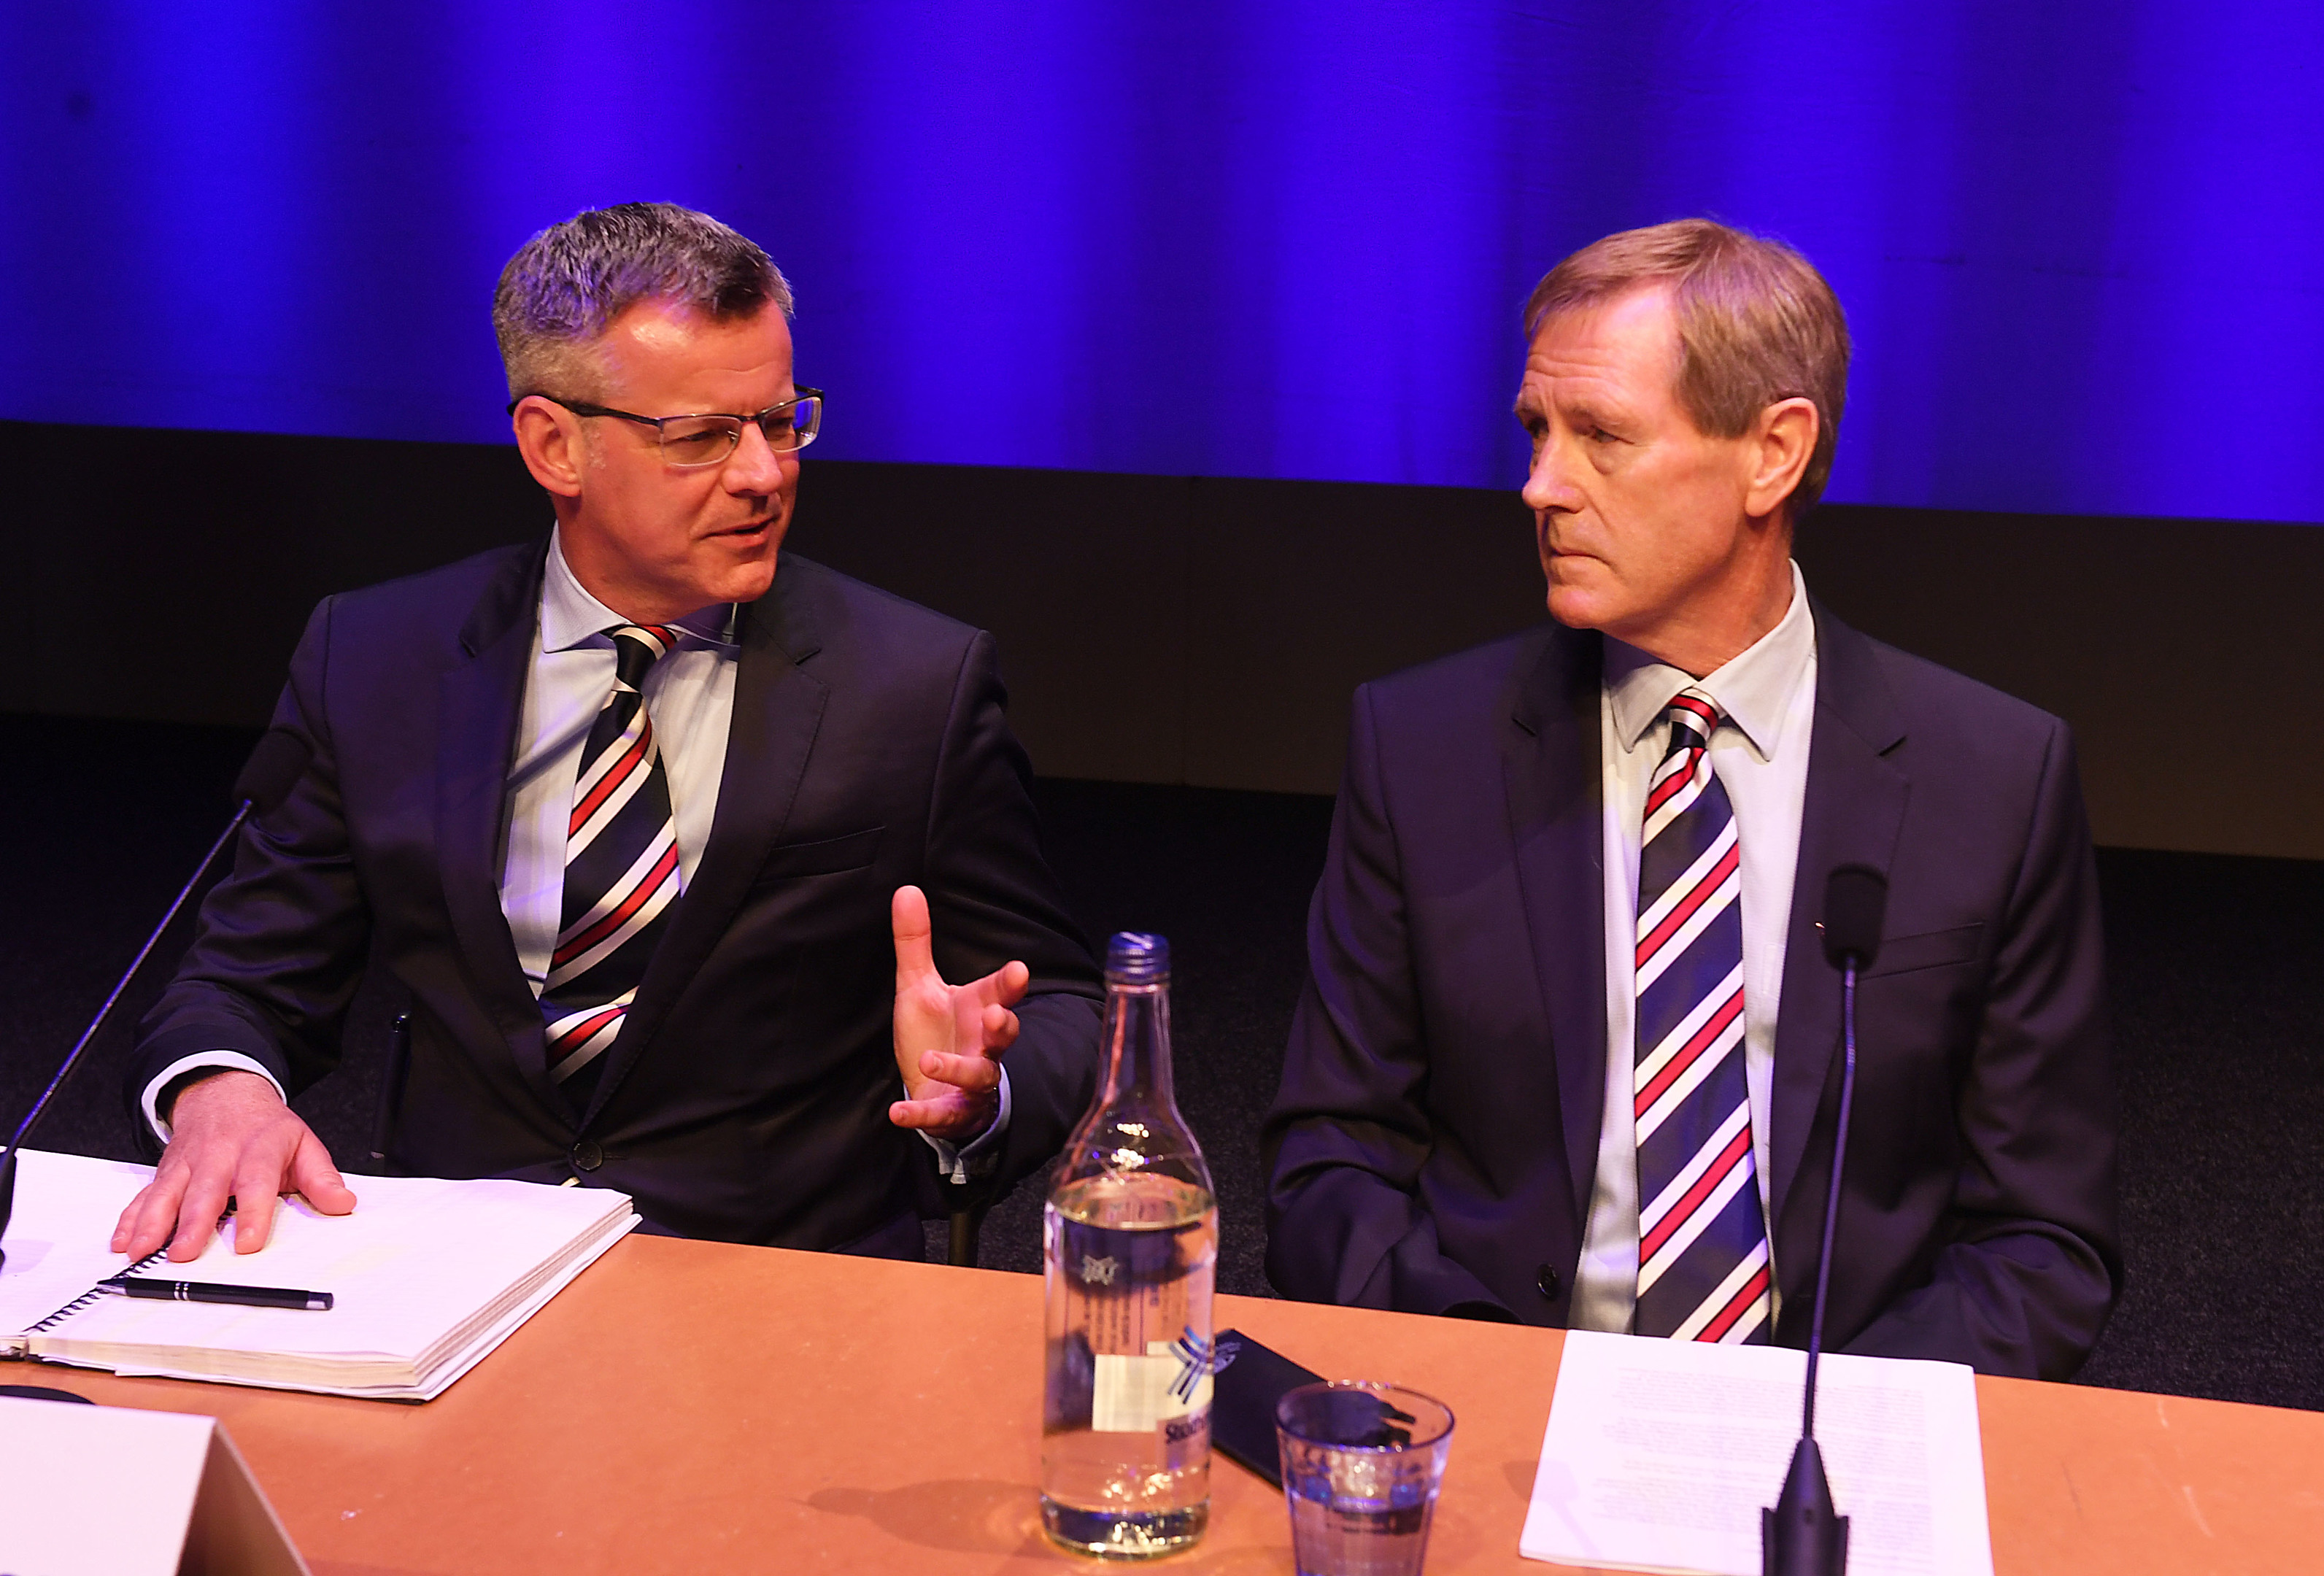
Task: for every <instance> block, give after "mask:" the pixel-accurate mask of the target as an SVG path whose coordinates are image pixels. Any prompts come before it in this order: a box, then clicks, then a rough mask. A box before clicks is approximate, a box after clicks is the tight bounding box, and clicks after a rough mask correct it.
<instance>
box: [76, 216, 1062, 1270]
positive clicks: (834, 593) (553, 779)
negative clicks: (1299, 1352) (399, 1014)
mask: <svg viewBox="0 0 2324 1576" xmlns="http://www.w3.org/2000/svg"><path fill="white" fill-rule="evenodd" d="M790 306H791V300H790V291H789V288H788V285H787V284H786V283H785V281H783V278H782V276H781V274H780V273H779V272H777V271H776V269H775V267H774V265H773V264H772V263H770V261H769V260H768V258H767V256H766V253H763V252H761V250H760V249H759V248H758V247H757V246H756V245H754V244H752V243H751V242H750V241H748V240H746V239H744V238H743V237H742V236H741V235H737V234H736V233H735V232H734V231H733V230H731V229H729V228H727V227H726V226H724V225H721V224H719V223H718V222H717V221H715V220H714V219H711V218H709V217H707V216H705V215H702V214H697V213H693V212H690V211H688V210H687V209H684V208H679V207H672V206H670V205H667V204H659V203H655V204H648V203H632V204H627V205H624V206H622V207H614V208H607V209H603V210H598V211H593V212H589V213H584V214H581V215H578V216H576V217H574V218H572V219H570V220H568V221H567V222H566V223H564V224H561V225H558V226H552V227H551V228H549V229H548V230H546V231H544V232H542V233H541V234H540V235H536V236H534V237H533V238H532V240H530V242H528V243H527V244H525V245H524V247H523V248H521V250H520V251H519V252H518V253H517V254H516V256H515V257H514V258H512V260H511V262H510V263H509V265H508V268H507V270H506V272H504V273H503V276H502V280H501V285H500V289H499V291H498V293H497V296H496V299H495V300H494V304H493V323H494V327H495V328H496V329H497V331H498V333H499V336H500V341H501V351H502V356H503V361H504V362H505V363H506V365H507V368H508V375H509V392H510V395H511V396H512V400H513V401H514V402H513V403H512V405H511V407H510V410H511V412H512V416H513V419H514V425H515V430H516V438H517V443H518V447H520V449H521V452H522V454H523V456H524V460H525V464H526V465H527V466H528V467H529V468H530V471H531V472H532V475H533V476H534V478H535V479H536V480H538V481H539V483H540V484H541V486H542V487H543V488H544V489H546V490H547V492H548V493H549V501H550V504H551V507H552V509H553V510H554V512H555V515H556V528H555V530H553V531H552V532H551V533H550V534H549V536H548V538H546V539H543V540H540V541H537V542H535V543H532V544H530V545H528V546H525V547H521V548H503V549H501V550H498V551H495V552H491V553H486V554H484V555H482V556H480V557H478V558H471V559H468V560H466V562H464V563H459V564H455V565H451V566H449V567H446V568H442V569H438V570H435V571H433V572H431V573H429V574H426V575H421V576H415V577H413V578H411V579H409V580H402V581H397V582H394V583H392V584H390V585H380V586H374V587H372V588H370V589H368V590H365V591H359V592H353V593H349V594H345V595H340V596H335V597H332V598H329V599H327V601H325V602H324V603H323V604H322V605H321V606H320V607H318V609H317V610H316V612H315V614H314V617H313V619H312V620H311V622H309V625H308V629H307V633H306V636H305V638H304V639H303V640H302V641H300V647H299V650H298V653H297V655H296V656H295V657H294V658H293V659H292V661H291V678H290V683H289V685H288V686H287V687H285V689H284V691H283V696H282V699H281V703H280V704H279V705H278V706H277V708H276V712H275V717H274V725H275V726H276V727H277V728H279V729H282V730H285V731H287V732H289V733H292V734H294V735H295V736H296V737H298V738H299V739H300V741H301V742H303V743H305V744H306V745H307V746H308V747H309V749H310V750H311V751H312V752H313V754H312V760H311V764H310V765H309V768H308V770H307V771H306V774H305V776H304V777H303V778H302V779H301V780H300V783H299V784H298V786H297V788H295V789H294V790H293V791H292V792H291V796H290V797H289V798H288V799H287V800H285V801H284V802H283V804H282V805H281V806H280V807H279V808H277V809H275V810H273V811H272V812H271V813H270V814H268V815H266V816H262V817H259V818H257V819H256V820H254V822H253V823H252V824H251V825H250V827H249V828H248V829H247V830H246V831H245V832H244V834H243V841H242V844H241V847H240V849H239V850H238V852H237V854H236V858H235V870H234V873H233V874H232V876H231V877H229V878H228V879H227V880H225V881H223V882H221V883H220V885H219V886H218V888H217V889H216V890H215V891H214V892H213V893H212V894H211V896H210V898H209V900H208V903H207V904H205V906H204V908H203V911H202V920H201V926H200V929H199V932H198V935H197V937H196V939H195V941H194V943H193V945H192V947H191V948H190V949H189V952H188V954H187V955H186V960H185V962H184V963H183V965H182V966H181V967H180V971H179V973H178V976H177V979H176V980H175V981H174V982H172V983H171V987H170V989H169V991H167V992H166V993H165V994H164V995H163V997H162V999H161V1002H160V1003H159V1004H158V1005H157V1006H156V1007H155V1009H153V1011H152V1014H151V1015H150V1016H149V1017H148V1018H146V1020H145V1022H144V1025H143V1029H142V1033H141V1039H140V1044H139V1047H138V1053H137V1055H136V1056H135V1058H134V1062H133V1064H132V1068H131V1074H130V1089H129V1092H130V1096H131V1098H132V1100H133V1101H135V1102H136V1103H137V1104H138V1105H140V1106H141V1107H142V1108H143V1111H144V1113H145V1116H146V1118H147V1120H149V1121H151V1122H152V1125H153V1127H154V1129H155V1130H156V1132H157V1133H159V1134H160V1135H161V1137H162V1138H165V1139H166V1140H167V1142H168V1147H167V1149H166V1150H165V1151H164V1153H163V1155H162V1158H161V1165H160V1167H159V1170H158V1173H157V1175H156V1176H155V1179H154V1182H153V1184H152V1186H150V1187H149V1188H147V1189H146V1190H145V1192H144V1193H143V1194H142V1195H141V1196H140V1197H139V1198H138V1199H137V1200H136V1202H134V1203H133V1204H132V1205H131V1206H130V1208H129V1210H128V1211H127V1212H125V1213H124V1215H123V1217H122V1221H121V1224H120V1226H119V1228H118V1230H116V1232H115V1238H114V1246H115V1248H116V1249H119V1250H120V1251H123V1252H126V1253H130V1254H134V1255H141V1256H142V1255H143V1254H145V1253H148V1252H150V1251H152V1249H155V1248H157V1247H159V1246H160V1245H161V1244H162V1243H163V1242H165V1241H167V1242H169V1243H170V1244H171V1249H170V1252H171V1257H172V1258H191V1257H193V1256H194V1255H195V1254H196V1253H197V1252H198V1251H199V1250H200V1249H201V1247H202V1245H203V1244H204V1243H205V1242H206V1241H207V1240H208V1235H209V1233H210V1231H211V1230H212V1229H213V1223H214V1222H215V1221H217V1219H218V1216H219V1212H220V1211H221V1209H222V1208H223V1206H224V1204H225V1202H226V1198H227V1196H228V1195H229V1194H233V1195H235V1197H236V1198H237V1199H238V1200H239V1203H240V1210H241V1218H242V1225H241V1227H240V1228H239V1230H238V1234H237V1238H236V1246H237V1247H238V1248H240V1249H244V1250H245V1251H247V1250H253V1249H256V1248H258V1247H259V1246H261V1245H263V1242H264V1241H265V1239H266V1235H267V1230H268V1227H269V1223H270V1220H271V1215H272V1204H273V1200H274V1197H275V1195H276V1194H278V1193H287V1192H292V1191H296V1192H299V1193H301V1194H304V1195H305V1196H306V1197H307V1199H308V1200H309V1203H312V1204H314V1205H315V1206H316V1207H317V1208H318V1209H321V1210H324V1211H326V1212H335V1213H336V1212H345V1211H346V1210H348V1209H351V1208H353V1207H355V1196H354V1194H351V1193H350V1192H349V1191H348V1189H347V1187H346V1184H345V1183H344V1182H343V1181H342V1180H341V1178H340V1176H339V1175H338V1173H337V1171H336V1170H334V1169H333V1167H332V1166H331V1162H330V1158H329V1156H328V1155H327V1152H326V1151H325V1149H324V1147H323V1146H322V1145H321V1144H320V1143H319V1142H318V1140H317V1139H316V1138H315V1136H314V1135H313V1133H311V1132H310V1131H309V1129H307V1127H306V1125H305V1123H303V1122H302V1121H300V1120H299V1118H298V1117H297V1116H295V1115H294V1114H292V1113H291V1111H290V1110H289V1108H288V1107H287V1106H286V1105H285V1103H284V1099H285V1096H286V1095H288V1094H291V1093H295V1092H297V1091H298V1090H299V1089H300V1088H301V1087H303V1086H304V1085H306V1084H308V1083H311V1082H313V1081H314V1080H315V1079H316V1078H318V1077H319V1076H321V1075H322V1074H325V1073H327V1072H328V1071H329V1070H330V1068H331V1067H332V1066H333V1065H334V1064H336V1062H337V1053H338V1039H339V1030H340V1027H341V1024H342V1021H343V1019H344V1018H345V1015H346V1007H347V1003H348V1001H349V1000H350V999H351V998H352V996H353V994H354V992H355V986H356V983H357V982H358V980H359V979H360V977H361V975H362V973H363V971H364V967H365V964H366V959H367V957H368V958H371V959H375V960H376V961H377V963H378V964H379V966H383V967H384V968H386V969H387V970H388V971H389V972H392V974H394V975H395V976H396V978H397V979H398V980H399V981H400V982H401V984H402V985H403V987H404V988H405V989H406V990H407V991H409V993H410V1000H411V1018H412V1024H413V1035H412V1051H411V1061H410V1074H409V1079H408V1083H407V1085H406V1092H405V1094H404V1099H403V1107H402V1115H401V1123H400V1126H399V1129H398V1138H397V1142H396V1146H395V1151H394V1153H393V1155H392V1158H393V1159H394V1160H395V1161H396V1162H397V1163H398V1164H399V1165H400V1166H402V1167H403V1168H404V1169H406V1170H410V1171H413V1172H420V1173H424V1174H429V1175H450V1176H464V1175H508V1176H519V1177H526V1178H530V1179H533V1180H538V1181H549V1182H561V1181H565V1180H567V1179H578V1180H579V1181H581V1182H583V1183H585V1184H592V1185H602V1186H611V1187H618V1188H622V1189H623V1190H624V1191H627V1192H629V1193H631V1194H634V1195H635V1196H636V1198H637V1201H638V1206H639V1209H640V1211H641V1213H643V1214H644V1215H645V1216H646V1217H647V1219H648V1220H649V1221H650V1222H653V1223H655V1224H657V1225H659V1226H660V1227H661V1228H663V1229H666V1230H672V1231H676V1232H678V1233H681V1234H685V1235H689V1236H702V1237H715V1238H722V1239H725V1240H736V1241H752V1242H766V1243H773V1244H779V1245H782V1246H788V1247H801V1248H821V1249H842V1250H849V1251H855V1252H865V1253H880V1254H886V1255H890V1256H894V1257H908V1258H918V1257H919V1255H920V1249H919V1244H920V1240H921V1235H920V1230H919V1218H920V1217H921V1216H923V1215H926V1214H930V1213H933V1212H937V1211H938V1210H940V1209H941V1208H942V1207H943V1206H944V1205H945V1203H947V1202H949V1196H956V1195H953V1194H951V1190H952V1189H955V1188H958V1187H961V1186H964V1185H966V1184H969V1183H970V1180H971V1178H972V1177H973V1178H976V1179H977V1180H978V1181H979V1182H981V1183H983V1182H991V1181H997V1182H1000V1183H1003V1184H1005V1183H1006V1182H1008V1181H1010V1180H1013V1179H1014V1178H1015V1177H1017V1176H1019V1175H1024V1174H1025V1173H1026V1172H1028V1171H1029V1170H1031V1169H1033V1168H1034V1167H1036V1166H1038V1165H1040V1164H1041V1163H1042V1162H1043V1161H1044V1160H1045V1159H1046V1158H1047V1157H1048V1156H1049V1155H1050V1154H1051V1153H1053V1152H1054V1151H1055V1149H1056V1147H1057V1146H1058V1144H1059V1143H1060V1142H1062V1140H1063V1138H1064V1136H1065V1132H1066V1130H1067V1128H1068V1125H1069V1124H1070V1123H1071V1122H1072V1120H1074V1118H1075V1117H1076V1116H1077V1115H1078V1114H1079V1113H1080V1111H1081V1109H1082V1107H1083V1106H1084V1104H1085V1103H1086V1101H1087V1099H1088V1095H1089V1089H1090V1083H1091V1079H1092V1076H1093V1060H1094V1047H1095V1037H1096V1028H1097V1002H1098V1000H1099V996H1100V992H1099V991H1098V989H1097V986H1096V983H1095V974H1094V971H1093V969H1092V967H1091V964H1090V960H1089V956H1088V954H1087V950H1086V947H1085V946H1084V943H1083V941H1082V940H1081V938H1080V936H1079V935H1078V934H1077V933H1076V932H1075V931H1074V926H1073V925H1072V922H1071V921H1070V920H1069V919H1068V918H1067V917H1065V912H1064V908H1063V905H1062V903H1061V902H1060V900H1059V898H1058V894H1057V892H1056V885H1055V882H1054V881H1053V880H1052V879H1051V877H1050V875H1049V873H1048V871H1047V867H1046V866H1045V865H1044V864H1043V862H1042V860H1041V856H1040V853H1039V846H1038V839H1037V829H1036V826H1035V823H1034V816H1033V812H1032V806H1031V804H1030V801H1029V798H1028V793H1027V782H1028V768H1027V764H1026V761H1025V758H1024V755H1023V752H1022V751H1020V750H1019V748H1018V745H1017V743H1016V741H1015V740H1014V738H1013V737H1012V736H1011V735H1010V732H1009V729H1008V726H1007V724H1006V723H1005V722H1004V720H1003V719H1002V716H1001V705H1002V699H1003V697H1002V693H1001V684H1000V680H999V677H998V676H997V673H996V671H995V666H994V658H993V649H992V641H991V637H990V636H988V635H984V634H982V633H980V632H978V631H973V630H970V629H967V628H965V627H964V626H961V625H959V624H955V623H954V622H950V621H949V620H946V619H944V618H941V617H938V616H937V615H936V614H934V613H928V612H926V611H925V610H923V609H920V608H917V607H914V606H911V605H910V604H906V603H902V602H899V601H897V600H896V599H894V598H892V597H889V596H885V595H883V594H881V593H879V592H876V591H873V590H871V588H869V587H867V586H864V585H860V584H858V583H856V582H854V581H852V580H849V579H847V578H845V577H844V576H839V575H836V574H834V573H832V572H831V571H830V570H827V569H825V568H823V567H820V566H818V565H816V564H814V563H811V562H808V561H807V560H805V559H802V558H798V557H796V556H790V557H787V558H781V560H780V573H779V574H778V572H777V566H778V558H779V551H780V548H781V545H782V539H783V534H784V531H785V530H786V529H787V528H788V525H789V523H790V518H791V510H792V505H793V500H794V495H795V493H796V490H797V487H798V473H799V458H798V451H799V449H800V448H801V447H804V446H805V445H806V444H807V442H808V441H809V440H810V439H811V438H813V437H814V436H815V433H816V428H817V426H818V424H819V422H820V420H821V413H822V412H821V407H822V397H821V395H820V394H819V392H816V391H815V390H812V389H807V388H803V387H801V386H800V385H798V383H797V382H794V381H793V378H792V368H791V339H790V330H789V326H788V318H789V314H790ZM947 980H963V981H965V982H966V983H964V984H959V985H953V984H948V983H946V981H947ZM1012 1047H1013V1048H1012ZM1004 1051H1006V1052H1008V1053H1009V1059H1008V1066H1009V1069H1010V1072H1009V1075H1008V1076H1006V1077H1004V1076H1003V1075H1002V1074H1001V1065H1000V1058H1001V1054H1002V1053H1003V1052H1004ZM899 1093H900V1094H901V1095H902V1096H903V1098H901V1099H899V1098H897V1096H898V1095H899ZM916 1132H917V1136H916ZM923 1139H926V1140H927V1141H926V1142H923ZM948 1195H949V1196H948Z"/></svg>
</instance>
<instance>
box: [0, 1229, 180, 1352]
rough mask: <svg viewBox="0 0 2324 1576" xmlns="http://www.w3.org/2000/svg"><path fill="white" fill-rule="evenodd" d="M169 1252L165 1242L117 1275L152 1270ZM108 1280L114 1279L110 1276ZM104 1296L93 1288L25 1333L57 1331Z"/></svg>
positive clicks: (36, 1333)
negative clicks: (59, 1326) (62, 1324)
mask: <svg viewBox="0 0 2324 1576" xmlns="http://www.w3.org/2000/svg"><path fill="white" fill-rule="evenodd" d="M169 1251H170V1245H169V1244H168V1243H166V1242H165V1243H163V1244H162V1245H161V1247H159V1248H156V1249H153V1251H152V1252H151V1253H148V1254H147V1255H146V1256H145V1257H144V1258H141V1259H139V1260H138V1261H137V1262H136V1263H134V1264H133V1265H130V1266H129V1267H126V1268H124V1269H121V1270H118V1271H115V1274H116V1275H134V1274H136V1273H137V1272H138V1271H139V1270H141V1269H146V1268H150V1267H152V1265H153V1264H154V1263H155V1262H156V1261H157V1260H159V1259H160V1258H161V1257H162V1256H163V1255H164V1254H166V1253H168V1252H169ZM107 1278H112V1277H110V1276H108V1277H107ZM103 1295H105V1294H104V1293H103V1292H101V1291H99V1290H97V1288H96V1287H95V1286H91V1287H89V1288H88V1290H87V1291H85V1292H83V1293H81V1295H78V1296H77V1297H75V1298H74V1299H73V1300H72V1301H71V1302H69V1303H67V1304H65V1305H64V1306H63V1307H61V1308H59V1309H58V1310H57V1311H56V1312H55V1313H51V1314H50V1315H49V1316H48V1317H47V1318H45V1319H43V1320H42V1321H41V1322H40V1323H37V1324H35V1325H33V1326H32V1328H31V1329H29V1330H27V1331H25V1332H24V1333H25V1334H26V1335H28V1336H31V1335H46V1334H47V1333H48V1332H50V1331H51V1330H53V1329H55V1328H56V1327H57V1326H58V1325H60V1324H61V1323H64V1322H65V1321H66V1320H68V1319H69V1318H71V1317H72V1316H73V1315H74V1314H75V1313H79V1312H80V1311H81V1310H82V1309H83V1308H86V1307H88V1305H89V1304H91V1303H94V1302H96V1301H97V1299H98V1298H99V1297H102V1296H103ZM38 1305H39V1304H34V1306H36V1307H37V1306H38Z"/></svg>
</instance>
